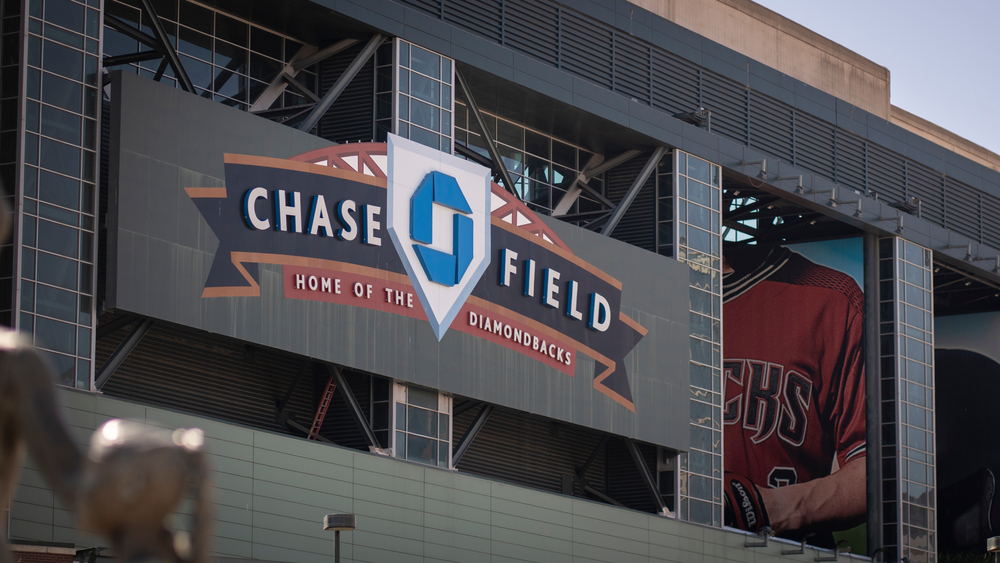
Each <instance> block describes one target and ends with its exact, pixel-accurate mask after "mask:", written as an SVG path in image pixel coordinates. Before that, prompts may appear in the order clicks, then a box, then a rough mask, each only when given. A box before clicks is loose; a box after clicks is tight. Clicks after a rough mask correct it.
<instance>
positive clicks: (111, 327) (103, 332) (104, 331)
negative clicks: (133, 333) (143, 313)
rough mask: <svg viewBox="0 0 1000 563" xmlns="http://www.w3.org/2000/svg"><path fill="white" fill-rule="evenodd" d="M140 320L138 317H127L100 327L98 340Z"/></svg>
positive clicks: (98, 328)
mask: <svg viewBox="0 0 1000 563" xmlns="http://www.w3.org/2000/svg"><path fill="white" fill-rule="evenodd" d="M138 318H139V317H138V316H137V315H125V316H123V317H121V318H118V319H116V320H114V321H111V322H110V323H107V324H103V325H100V326H98V327H97V339H98V340H100V339H102V338H104V337H105V336H107V335H109V334H111V333H113V332H114V331H116V330H118V329H120V328H122V327H124V326H128V325H130V324H132V323H134V322H135V321H136V319H138Z"/></svg>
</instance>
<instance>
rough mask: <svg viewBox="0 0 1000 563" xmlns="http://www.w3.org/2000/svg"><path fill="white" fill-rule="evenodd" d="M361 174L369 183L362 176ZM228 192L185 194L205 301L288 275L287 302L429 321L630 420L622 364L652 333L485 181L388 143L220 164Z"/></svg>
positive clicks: (450, 161) (439, 331) (457, 165)
mask: <svg viewBox="0 0 1000 563" xmlns="http://www.w3.org/2000/svg"><path fill="white" fill-rule="evenodd" d="M359 171H362V172H359ZM225 179H226V187H225V188H197V187H192V188H187V194H188V195H189V196H190V197H191V198H192V200H193V201H194V203H195V205H196V206H197V208H198V210H199V211H200V213H201V214H202V216H203V217H204V218H205V220H206V221H207V223H208V225H209V226H210V228H211V229H212V231H213V232H214V233H215V235H216V236H217V237H218V239H219V247H218V250H217V251H216V254H215V259H214V262H213V264H212V267H211V271H210V273H209V275H208V279H207V280H206V282H205V287H204V291H203V293H202V298H203V299H212V298H218V297H232V296H251V297H252V296H258V295H260V276H259V271H258V265H259V264H278V265H281V266H282V272H283V275H282V277H283V283H284V294H285V297H286V298H292V299H305V300H315V301H326V302H331V303H339V304H343V305H350V306H354V307H364V308H369V309H376V310H379V311H385V312H390V313H393V314H397V315H404V316H407V317H412V318H416V319H422V320H427V322H428V323H429V324H430V327H431V329H432V330H433V332H434V334H435V336H436V337H437V339H438V340H441V339H442V338H444V337H445V336H446V335H447V333H448V331H449V330H457V331H460V332H464V333H467V334H471V335H474V336H476V337H478V338H482V339H484V340H487V341H489V342H493V343H496V344H499V345H501V346H504V347H507V348H509V349H512V350H516V351H518V352H519V353H521V354H524V355H525V356H528V357H530V358H532V359H534V360H537V361H539V362H543V363H545V364H546V365H548V366H551V367H553V368H556V369H558V370H560V371H561V372H563V373H565V374H567V375H569V376H573V375H574V373H575V362H576V361H577V357H578V354H581V353H582V354H585V355H587V356H588V357H590V358H592V359H594V360H595V364H596V367H595V374H594V388H595V389H597V390H599V391H600V392H602V393H604V394H605V395H607V396H609V397H611V398H612V399H614V400H615V401H617V402H618V403H619V404H621V405H623V406H624V407H625V408H627V409H629V410H631V411H633V412H634V411H635V407H634V404H633V397H632V391H631V389H630V387H629V382H628V376H627V374H626V371H625V364H624V363H623V360H624V358H625V356H626V355H628V354H629V352H630V351H631V350H632V349H633V348H634V347H635V345H636V344H637V343H638V342H639V341H640V340H641V339H642V338H643V336H645V335H646V332H647V331H646V329H645V328H643V327H642V326H640V325H639V323H638V322H636V321H635V320H633V319H631V318H629V317H628V316H627V315H625V314H624V313H623V312H622V311H621V297H622V289H623V288H622V284H621V283H620V282H619V281H618V280H616V279H615V278H614V277H612V276H610V275H609V274H607V273H605V272H603V271H601V270H599V269H597V268H596V267H594V266H592V265H590V264H588V263H587V262H585V261H584V260H582V259H580V258H578V257H577V256H575V255H574V254H573V253H572V252H571V251H570V250H569V248H568V247H567V246H566V245H565V244H563V243H562V241H560V240H559V237H558V236H557V235H556V234H555V233H554V232H552V230H551V229H549V228H547V227H546V226H545V225H544V223H542V222H541V221H540V220H539V219H538V217H536V216H535V215H534V213H532V212H531V211H530V210H529V209H528V208H527V207H526V206H525V205H524V204H523V203H521V202H520V201H518V200H517V199H516V197H515V196H513V195H511V194H508V193H507V192H505V191H503V190H502V189H501V188H500V187H499V186H497V185H496V184H493V183H492V182H491V181H490V178H489V171H488V170H487V169H486V168H483V167H481V166H478V165H476V164H473V163H471V162H468V161H465V160H462V159H460V158H457V157H454V156H451V155H448V154H445V153H441V152H438V151H433V150H430V149H427V148H425V147H423V146H421V145H418V144H416V143H413V142H411V141H408V140H406V139H402V138H399V137H395V136H393V137H391V139H390V142H389V143H388V145H385V144H375V143H365V144H361V145H341V146H337V147H331V148H330V149H321V150H318V151H312V152H310V153H307V154H304V155H300V156H299V157H295V158H293V159H291V160H283V159H274V158H266V157H259V156H246V155H237V154H226V155H225Z"/></svg>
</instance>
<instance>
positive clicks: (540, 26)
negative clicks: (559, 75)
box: [504, 0, 559, 66]
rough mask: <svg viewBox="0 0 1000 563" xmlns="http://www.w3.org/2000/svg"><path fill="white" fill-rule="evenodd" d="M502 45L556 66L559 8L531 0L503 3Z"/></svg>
mask: <svg viewBox="0 0 1000 563" xmlns="http://www.w3.org/2000/svg"><path fill="white" fill-rule="evenodd" d="M504 45H506V46H507V47H510V48H511V49H514V50H515V51H519V52H521V53H524V54H526V55H532V56H534V57H535V58H537V59H539V60H541V61H542V62H545V63H548V64H550V65H552V66H558V65H559V6H558V5H556V4H551V3H547V2H536V1H534V0H507V1H506V2H504Z"/></svg>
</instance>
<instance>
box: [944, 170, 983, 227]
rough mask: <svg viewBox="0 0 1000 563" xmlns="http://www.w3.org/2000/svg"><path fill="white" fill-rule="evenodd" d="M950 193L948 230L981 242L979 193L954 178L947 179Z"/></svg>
mask: <svg viewBox="0 0 1000 563" xmlns="http://www.w3.org/2000/svg"><path fill="white" fill-rule="evenodd" d="M945 181H946V184H945V186H946V187H945V189H946V190H947V191H948V195H947V198H948V228H949V229H951V230H953V231H955V232H957V233H961V234H963V235H965V236H967V237H969V238H971V239H972V240H979V207H980V205H981V201H980V196H979V191H978V190H976V189H974V188H973V187H972V186H969V185H968V184H964V183H962V182H959V181H958V180H956V179H954V178H946V179H945Z"/></svg>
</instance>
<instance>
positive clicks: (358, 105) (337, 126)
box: [319, 44, 375, 143]
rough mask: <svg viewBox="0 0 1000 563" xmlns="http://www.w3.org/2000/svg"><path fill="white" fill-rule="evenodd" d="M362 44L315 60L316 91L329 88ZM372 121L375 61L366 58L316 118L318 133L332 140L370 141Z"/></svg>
mask: <svg viewBox="0 0 1000 563" xmlns="http://www.w3.org/2000/svg"><path fill="white" fill-rule="evenodd" d="M363 48H364V45H363V44H358V45H355V46H354V47H352V48H350V49H346V50H344V51H342V52H340V53H337V54H336V55H334V56H332V57H330V58H329V59H326V60H325V61H323V62H322V63H320V64H319V82H320V92H319V94H320V95H322V94H323V93H325V92H327V91H329V90H330V88H332V87H333V85H334V84H335V83H336V82H337V79H338V78H340V75H341V74H343V73H344V71H345V70H347V67H348V66H349V65H350V64H351V62H352V61H353V60H354V58H355V57H356V56H357V55H358V53H360V52H361V50H362V49H363ZM374 121H375V61H374V59H369V60H368V62H367V63H365V65H364V66H363V67H361V70H359V71H358V74H357V76H355V77H354V79H353V80H351V82H350V83H349V84H348V85H347V88H345V89H344V91H343V92H342V93H341V94H340V96H339V97H338V98H337V101H335V102H334V103H333V105H332V106H330V109H328V110H327V111H326V113H324V114H323V117H322V118H320V121H319V136H320V137H323V138H324V139H327V140H329V141H334V142H336V143H356V142H358V141H363V142H367V141H371V140H372V136H373V131H372V123H373V122H374Z"/></svg>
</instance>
